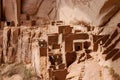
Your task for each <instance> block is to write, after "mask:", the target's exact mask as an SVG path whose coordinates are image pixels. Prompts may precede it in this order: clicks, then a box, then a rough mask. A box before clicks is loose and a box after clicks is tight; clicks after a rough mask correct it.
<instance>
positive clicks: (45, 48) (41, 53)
mask: <svg viewBox="0 0 120 80" xmlns="http://www.w3.org/2000/svg"><path fill="white" fill-rule="evenodd" d="M40 56H47V47H40Z"/></svg>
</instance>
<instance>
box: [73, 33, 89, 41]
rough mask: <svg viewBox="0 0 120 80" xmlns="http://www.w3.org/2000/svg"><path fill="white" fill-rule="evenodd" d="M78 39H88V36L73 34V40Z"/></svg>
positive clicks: (85, 34)
mask: <svg viewBox="0 0 120 80" xmlns="http://www.w3.org/2000/svg"><path fill="white" fill-rule="evenodd" d="M78 39H83V40H85V39H89V35H88V34H87V33H79V34H74V40H78Z"/></svg>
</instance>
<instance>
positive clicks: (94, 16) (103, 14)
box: [59, 0, 120, 26]
mask: <svg viewBox="0 0 120 80" xmlns="http://www.w3.org/2000/svg"><path fill="white" fill-rule="evenodd" d="M119 5H120V1H119V0H114V1H113V0H99V1H98V0H59V18H60V19H61V20H63V21H65V22H66V23H74V22H77V21H85V22H87V23H90V24H92V25H95V26H104V25H105V24H106V23H107V22H108V21H109V20H110V19H111V18H112V17H113V16H114V15H115V14H116V13H117V12H118V11H119V9H120V6H119Z"/></svg>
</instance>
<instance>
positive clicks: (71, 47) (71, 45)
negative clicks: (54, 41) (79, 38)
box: [65, 40, 73, 52]
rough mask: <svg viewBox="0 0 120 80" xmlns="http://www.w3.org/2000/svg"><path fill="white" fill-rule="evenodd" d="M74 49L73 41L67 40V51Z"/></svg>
mask: <svg viewBox="0 0 120 80" xmlns="http://www.w3.org/2000/svg"><path fill="white" fill-rule="evenodd" d="M71 51H73V41H72V40H70V41H65V52H71Z"/></svg>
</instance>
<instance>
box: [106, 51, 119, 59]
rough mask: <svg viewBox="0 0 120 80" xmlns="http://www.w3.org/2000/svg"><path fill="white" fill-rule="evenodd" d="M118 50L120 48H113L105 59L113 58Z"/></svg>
mask: <svg viewBox="0 0 120 80" xmlns="http://www.w3.org/2000/svg"><path fill="white" fill-rule="evenodd" d="M118 51H119V49H113V50H111V51H110V52H109V53H108V54H107V56H106V57H105V60H108V59H110V58H112V57H113V56H114V55H115V54H116V53H117V52H118Z"/></svg>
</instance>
